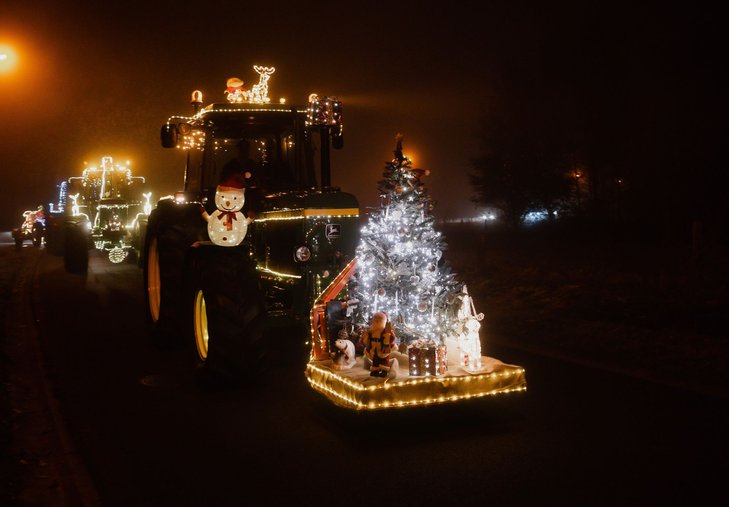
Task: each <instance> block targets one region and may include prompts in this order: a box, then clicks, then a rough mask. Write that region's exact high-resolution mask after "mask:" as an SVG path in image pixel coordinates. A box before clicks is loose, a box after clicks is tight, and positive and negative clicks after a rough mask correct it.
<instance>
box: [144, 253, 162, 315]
mask: <svg viewBox="0 0 729 507" xmlns="http://www.w3.org/2000/svg"><path fill="white" fill-rule="evenodd" d="M147 294H148V296H149V314H150V315H151V316H152V321H154V322H157V321H158V320H159V304H160V300H161V296H160V283H159V252H158V249H157V238H152V241H151V242H150V244H149V249H148V250H147Z"/></svg>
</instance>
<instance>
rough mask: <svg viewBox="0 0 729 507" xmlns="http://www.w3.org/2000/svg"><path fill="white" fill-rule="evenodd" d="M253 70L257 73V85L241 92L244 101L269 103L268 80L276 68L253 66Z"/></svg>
mask: <svg viewBox="0 0 729 507" xmlns="http://www.w3.org/2000/svg"><path fill="white" fill-rule="evenodd" d="M253 70H255V71H256V72H258V76H259V78H258V83H257V84H254V85H253V88H251V90H250V91H246V92H243V93H244V94H245V97H246V99H247V100H248V102H255V103H259V104H265V103H268V102H271V99H269V98H268V80H269V79H271V74H273V73H274V72H276V68H275V67H263V66H261V65H254V66H253Z"/></svg>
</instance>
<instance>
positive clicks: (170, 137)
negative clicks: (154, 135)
mask: <svg viewBox="0 0 729 507" xmlns="http://www.w3.org/2000/svg"><path fill="white" fill-rule="evenodd" d="M177 137H178V133H177V125H174V124H171V123H166V124H164V125H162V129H161V130H160V140H161V141H162V147H163V148H175V147H177Z"/></svg>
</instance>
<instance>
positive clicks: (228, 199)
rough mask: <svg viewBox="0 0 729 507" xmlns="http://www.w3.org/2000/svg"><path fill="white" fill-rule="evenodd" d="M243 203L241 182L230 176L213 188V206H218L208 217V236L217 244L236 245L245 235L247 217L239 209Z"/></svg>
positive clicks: (243, 193)
mask: <svg viewBox="0 0 729 507" xmlns="http://www.w3.org/2000/svg"><path fill="white" fill-rule="evenodd" d="M243 204H245V189H244V188H243V183H242V182H240V181H238V180H236V179H234V178H230V179H228V180H225V181H223V182H221V183H220V185H218V187H217V188H216V189H215V206H216V207H217V208H218V209H216V210H215V211H213V213H212V214H211V215H210V216H209V217H205V218H206V219H207V221H208V236H210V240H211V241H212V242H213V243H215V244H216V245H219V246H238V245H240V244H241V242H242V241H243V238H245V237H246V232H248V222H249V219H248V218H246V217H245V216H244V215H243V212H242V211H241V209H242V208H243Z"/></svg>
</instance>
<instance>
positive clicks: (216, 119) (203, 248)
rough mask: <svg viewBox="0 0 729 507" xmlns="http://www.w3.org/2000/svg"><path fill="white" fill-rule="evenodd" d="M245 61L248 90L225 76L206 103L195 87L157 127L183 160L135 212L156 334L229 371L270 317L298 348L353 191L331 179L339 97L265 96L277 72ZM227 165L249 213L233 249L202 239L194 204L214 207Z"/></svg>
mask: <svg viewBox="0 0 729 507" xmlns="http://www.w3.org/2000/svg"><path fill="white" fill-rule="evenodd" d="M254 68H255V70H256V71H257V72H258V73H259V76H260V79H259V83H258V84H257V85H254V87H253V89H252V90H251V91H245V90H242V88H241V87H240V83H241V81H240V80H237V79H230V80H228V89H227V90H226V93H227V95H228V97H227V98H228V102H222V103H212V104H210V105H208V106H206V107H202V93H201V92H199V91H195V92H194V93H193V95H192V105H193V108H194V111H193V114H192V115H191V116H172V117H170V118H169V119H168V121H167V123H165V124H164V125H163V126H162V129H161V142H162V146H163V147H165V148H173V149H176V150H177V151H178V152H179V153H180V155H181V156H182V157H181V158H182V159H183V160H184V168H185V170H184V189H182V190H180V191H177V192H175V193H171V195H170V196H168V197H167V198H163V199H162V200H160V201H159V202H158V203H157V205H156V207H155V209H154V210H153V211H152V213H151V214H150V215H149V217H148V219H146V218H144V217H143V218H142V219H141V220H140V223H141V224H142V228H143V230H144V231H145V232H144V234H145V241H144V245H145V246H144V253H143V254H142V259H141V265H142V266H143V268H144V283H145V287H144V290H145V295H146V299H147V309H148V315H149V318H150V320H151V322H152V323H154V329H155V336H156V337H158V338H161V339H170V340H180V339H181V340H188V342H189V343H194V344H195V347H194V349H195V350H196V351H197V356H198V357H199V359H200V360H201V361H203V362H206V364H207V365H208V366H211V362H213V361H217V363H218V364H219V365H220V364H222V363H226V366H225V367H226V368H227V367H228V366H229V369H230V370H241V369H246V368H247V367H248V366H251V365H252V364H253V363H255V361H256V358H257V357H258V356H259V352H260V349H261V348H262V347H263V345H262V335H263V330H264V329H265V328H269V327H271V326H277V325H287V326H293V328H294V329H297V331H296V334H297V335H298V336H300V337H301V340H300V345H301V346H302V349H301V350H302V351H304V350H306V349H305V346H306V345H305V344H306V340H307V339H308V338H307V337H308V334H309V332H310V323H309V313H310V310H311V305H312V304H313V302H314V301H315V300H316V298H317V296H318V295H319V294H320V293H321V292H322V291H323V290H324V289H325V288H326V287H327V285H328V284H329V283H331V281H333V280H334V279H335V277H336V276H337V274H338V273H339V272H340V271H341V270H342V269H344V267H345V266H346V264H347V262H348V261H349V260H351V259H352V258H353V257H354V252H355V248H356V246H357V242H358V240H359V204H358V202H357V199H356V197H355V196H354V195H352V194H350V193H346V192H342V191H341V190H340V189H339V188H336V187H332V185H331V177H330V148H331V147H334V148H335V149H339V148H342V147H343V137H342V109H341V102H339V101H338V100H337V99H335V98H329V97H318V96H316V95H314V94H312V95H310V96H309V101H308V104H306V105H298V106H297V105H288V104H286V103H285V102H284V101H283V100H281V101H278V102H277V103H272V102H271V101H270V100H269V99H268V88H267V84H268V78H269V77H270V75H271V74H273V70H274V69H273V68H272V67H258V66H257V67H254ZM231 84H233V86H231ZM236 161H237V162H236ZM231 163H233V164H235V163H240V164H241V165H242V166H243V167H244V168H245V171H247V173H248V175H250V178H248V179H247V180H246V188H245V200H246V203H245V207H244V209H243V211H244V212H245V213H246V214H247V216H248V217H252V218H253V222H252V223H251V224H250V225H249V226H248V232H247V235H246V237H245V239H244V241H243V243H242V244H241V245H240V246H236V247H225V246H218V245H214V244H211V242H210V238H209V237H208V233H207V223H206V221H205V220H204V218H203V217H202V215H201V210H202V208H204V210H205V211H207V212H208V213H212V212H213V211H215V209H216V208H215V199H214V196H215V190H216V187H217V185H218V184H219V183H221V179H222V178H223V177H224V173H225V168H226V166H228V164H231ZM211 337H214V339H211ZM216 347H217V348H216Z"/></svg>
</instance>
